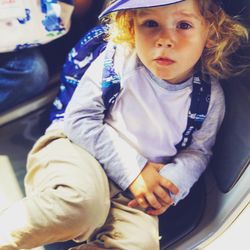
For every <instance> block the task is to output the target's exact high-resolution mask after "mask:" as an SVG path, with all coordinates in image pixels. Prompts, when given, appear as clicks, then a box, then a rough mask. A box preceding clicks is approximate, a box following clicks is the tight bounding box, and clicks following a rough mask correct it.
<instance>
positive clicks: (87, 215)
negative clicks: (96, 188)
mask: <svg viewBox="0 0 250 250" xmlns="http://www.w3.org/2000/svg"><path fill="white" fill-rule="evenodd" d="M46 193H47V195H48V196H47V197H46V198H45V199H46V201H45V202H51V204H53V210H54V211H51V213H52V214H54V219H53V217H52V220H51V223H52V224H53V223H54V227H57V228H58V230H60V228H61V229H62V230H63V231H64V229H65V228H66V229H67V230H66V231H68V232H70V233H69V236H70V237H73V238H75V237H79V235H80V238H81V240H86V239H87V238H88V237H89V236H90V235H91V234H92V233H93V232H94V230H96V229H97V228H99V227H101V226H102V225H103V224H104V222H105V220H106V218H107V215H108V211H109V208H110V204H109V202H108V200H106V201H105V200H104V199H100V198H99V197H89V196H88V194H86V193H84V192H82V191H81V190H79V189H77V188H74V187H69V186H64V185H61V186H60V185H59V186H58V187H55V188H54V189H53V190H50V191H49V192H48V191H47V192H46ZM100 200H101V202H100ZM45 206H46V205H45ZM48 213H50V211H48Z"/></svg>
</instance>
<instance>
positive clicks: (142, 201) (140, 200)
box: [136, 197, 148, 208]
mask: <svg viewBox="0 0 250 250" xmlns="http://www.w3.org/2000/svg"><path fill="white" fill-rule="evenodd" d="M136 202H137V204H138V205H139V206H140V207H142V208H147V207H148V203H147V201H146V200H145V198H144V197H140V198H136Z"/></svg>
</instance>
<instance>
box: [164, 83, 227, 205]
mask: <svg viewBox="0 0 250 250" xmlns="http://www.w3.org/2000/svg"><path fill="white" fill-rule="evenodd" d="M224 114H225V101H224V94H223V91H222V89H221V87H220V85H219V83H218V82H214V83H213V84H212V88H211V100H210V104H209V110H208V114H207V117H206V119H205V121H204V122H203V125H202V127H201V128H200V129H199V130H197V131H196V132H194V133H193V139H192V143H191V144H190V146H189V147H187V148H186V149H184V150H182V151H180V152H179V153H178V154H177V155H176V156H175V158H174V159H173V161H172V162H171V163H169V164H166V165H165V166H164V167H163V168H162V169H161V171H160V174H161V175H162V176H163V177H165V178H167V179H168V180H170V181H172V182H173V183H174V184H175V185H176V186H177V187H178V188H179V193H178V194H177V195H173V194H171V196H172V198H173V200H174V204H175V205H176V204H177V203H178V202H179V201H180V200H181V199H183V198H185V197H186V196H187V195H188V193H189V191H190V189H191V187H192V186H193V184H194V183H195V182H196V181H197V180H198V179H199V177H200V175H201V174H202V173H203V171H204V170H205V169H206V166H207V165H208V162H209V160H210V158H211V156H212V147H213V145H214V143H215V139H216V134H217V132H218V130H219V128H220V125H221V123H222V121H223V118H224Z"/></svg>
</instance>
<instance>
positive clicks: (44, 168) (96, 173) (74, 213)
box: [0, 131, 110, 250]
mask: <svg viewBox="0 0 250 250" xmlns="http://www.w3.org/2000/svg"><path fill="white" fill-rule="evenodd" d="M25 184H26V190H27V197H26V198H24V199H23V200H21V201H19V202H17V203H16V204H14V205H13V206H12V207H10V208H9V209H7V210H5V211H4V213H2V214H0V249H1V250H4V249H6V250H7V249H8V250H12V249H23V248H25V249H26V248H28V249H30V248H32V247H35V246H39V245H43V244H48V243H52V242H58V241H66V240H70V239H76V240H78V241H84V240H86V239H87V238H88V237H89V236H90V234H92V233H93V231H94V230H95V229H96V228H99V227H101V226H102V225H103V224H104V222H105V220H106V218H107V215H108V212H109V208H110V195H109V185H108V180H107V177H106V175H105V173H104V171H103V169H102V167H101V166H100V165H99V163H98V162H97V161H96V160H95V159H94V158H93V157H92V156H91V155H89V154H88V153H87V152H86V151H84V150H82V149H81V148H79V147H78V146H76V145H74V144H72V143H71V142H70V141H69V140H68V139H67V138H65V137H64V136H63V134H62V133H60V132H59V131H58V132H55V131H53V132H50V133H48V134H46V135H45V136H43V137H42V138H40V139H39V140H38V142H37V143H36V144H35V146H34V148H33V149H32V151H31V153H30V155H29V157H28V173H27V176H26V183H25ZM17 216H18V218H17V219H15V220H13V218H16V217H17Z"/></svg>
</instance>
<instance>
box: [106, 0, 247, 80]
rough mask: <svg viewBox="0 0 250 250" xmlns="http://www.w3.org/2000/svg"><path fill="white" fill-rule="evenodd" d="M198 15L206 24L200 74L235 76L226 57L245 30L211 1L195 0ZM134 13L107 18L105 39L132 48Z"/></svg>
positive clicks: (238, 44) (245, 37)
mask: <svg viewBox="0 0 250 250" xmlns="http://www.w3.org/2000/svg"><path fill="white" fill-rule="evenodd" d="M196 1H197V4H198V7H199V9H200V12H201V15H202V16H203V17H204V18H205V20H206V21H207V22H208V25H209V34H208V40H209V46H208V47H209V48H205V49H204V51H203V54H202V56H201V59H200V65H201V70H202V72H203V74H208V75H210V76H213V77H215V78H217V79H225V78H228V77H229V76H232V75H233V74H235V73H236V70H235V65H233V64H232V62H231V60H230V55H231V54H232V53H234V52H235V51H237V50H238V48H239V47H240V46H241V45H242V44H243V43H244V42H246V41H248V30H247V28H246V27H244V26H243V25H242V24H241V23H240V22H239V21H238V20H237V19H236V18H235V17H231V16H229V15H227V14H226V13H225V11H224V10H223V9H222V8H221V7H220V6H218V5H217V4H216V3H215V2H214V1H213V0H196ZM134 15H135V11H134V10H125V11H118V12H117V13H112V14H110V16H109V19H110V21H109V22H110V25H111V29H110V34H109V39H111V40H112V41H113V42H115V43H117V44H122V43H125V44H127V45H129V46H130V47H134V27H133V18H134Z"/></svg>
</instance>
